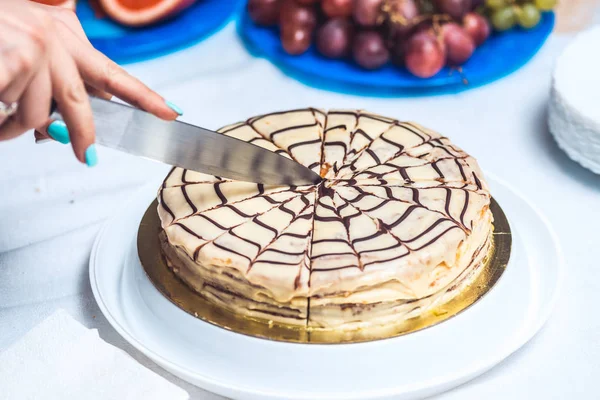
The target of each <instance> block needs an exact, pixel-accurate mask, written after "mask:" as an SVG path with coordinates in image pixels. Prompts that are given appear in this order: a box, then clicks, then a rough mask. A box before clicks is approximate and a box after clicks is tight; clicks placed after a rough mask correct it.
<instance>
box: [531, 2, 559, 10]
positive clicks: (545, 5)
mask: <svg viewBox="0 0 600 400" xmlns="http://www.w3.org/2000/svg"><path fill="white" fill-rule="evenodd" d="M556 3H558V1H557V0H535V6H536V7H537V8H538V10H540V11H550V10H552V9H553V8H554V7H555V6H556Z"/></svg>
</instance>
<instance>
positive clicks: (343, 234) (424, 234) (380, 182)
mask: <svg viewBox="0 0 600 400" xmlns="http://www.w3.org/2000/svg"><path fill="white" fill-rule="evenodd" d="M220 132H221V133H222V134H224V135H228V136H233V137H236V138H238V139H242V140H245V141H247V142H250V143H253V144H255V145H257V146H261V147H264V148H266V149H269V150H271V151H274V152H277V153H279V154H281V155H282V156H284V157H289V158H292V159H294V160H295V161H297V162H299V163H301V164H303V165H305V166H307V167H308V168H311V169H312V170H314V171H315V172H318V173H319V174H320V175H321V176H322V177H323V178H324V179H323V181H322V182H321V183H320V184H318V185H310V186H300V187H289V186H268V185H262V184H256V183H250V182H239V181H233V180H229V179H224V178H221V177H217V176H211V175H206V174H202V173H198V172H193V171H188V170H184V169H181V168H174V169H173V170H172V171H171V172H170V173H169V175H168V176H167V177H166V179H165V181H164V183H163V185H162V187H161V188H160V190H159V193H158V200H159V207H158V213H159V216H160V220H161V223H162V232H161V234H160V242H161V250H162V253H163V255H164V258H165V260H166V262H167V265H168V266H169V267H170V268H171V269H172V270H173V272H174V273H175V274H176V275H177V276H178V277H179V278H180V279H181V280H183V281H184V282H185V283H186V284H187V285H188V286H189V287H191V288H192V289H193V290H194V291H196V292H198V293H199V294H200V295H201V296H203V297H205V298H206V299H207V300H208V301H210V302H213V303H214V304H216V305H217V306H219V307H222V308H223V309H224V310H225V311H226V312H231V313H235V314H236V315H238V316H240V317H245V318H251V319H259V320H264V321H268V322H269V323H278V324H284V325H292V326H300V327H308V328H309V329H335V330H352V329H359V328H368V327H373V326H381V325H388V324H399V323H402V322H404V321H406V320H408V319H410V318H413V317H417V316H419V315H422V314H423V313H426V312H428V311H429V310H431V308H432V307H434V306H437V305H440V304H443V303H444V302H447V301H448V300H450V299H451V298H453V297H454V296H455V295H457V294H458V293H459V292H460V291H461V290H463V289H464V288H465V287H467V286H468V284H469V282H471V281H472V279H473V278H474V277H475V276H476V274H477V273H478V272H479V271H480V270H481V269H482V265H483V264H484V262H485V259H486V257H487V255H488V253H489V251H490V248H491V246H492V231H493V225H492V222H493V221H492V213H491V211H490V208H489V206H490V193H489V191H488V187H487V185H486V183H485V180H484V178H483V175H482V173H481V171H480V169H479V166H478V165H477V162H476V161H475V159H473V158H472V157H471V156H469V155H468V154H466V153H465V152H464V151H463V150H461V149H460V148H458V147H457V146H456V145H454V144H453V143H452V142H451V141H450V140H449V139H448V138H446V137H443V136H441V135H439V134H438V133H436V132H433V131H431V130H429V129H426V128H424V127H422V126H420V125H418V124H415V123H412V122H401V121H397V120H394V119H391V118H386V117H382V116H379V115H375V114H371V113H367V112H363V111H347V110H332V111H329V112H323V111H321V110H317V109H312V108H308V109H301V110H292V111H286V112H278V113H273V114H268V115H261V116H258V117H254V118H250V119H249V120H247V121H245V122H241V123H237V124H234V125H230V126H227V127H224V128H222V129H221V130H220Z"/></svg>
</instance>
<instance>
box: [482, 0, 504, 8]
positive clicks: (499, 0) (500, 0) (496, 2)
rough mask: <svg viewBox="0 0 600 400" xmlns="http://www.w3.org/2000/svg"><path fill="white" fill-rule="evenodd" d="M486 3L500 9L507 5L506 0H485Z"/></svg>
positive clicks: (490, 6)
mask: <svg viewBox="0 0 600 400" xmlns="http://www.w3.org/2000/svg"><path fill="white" fill-rule="evenodd" d="M485 5H486V6H488V7H489V8H493V9H498V8H502V7H504V6H505V5H506V0H485Z"/></svg>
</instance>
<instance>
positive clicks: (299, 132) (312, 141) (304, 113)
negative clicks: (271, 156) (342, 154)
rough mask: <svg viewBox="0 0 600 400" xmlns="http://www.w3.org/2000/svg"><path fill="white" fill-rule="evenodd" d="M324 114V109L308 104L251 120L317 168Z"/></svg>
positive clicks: (294, 155)
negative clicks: (309, 106) (305, 107)
mask: <svg viewBox="0 0 600 400" xmlns="http://www.w3.org/2000/svg"><path fill="white" fill-rule="evenodd" d="M324 115H325V114H323V113H322V112H321V111H320V110H316V109H314V108H307V109H301V110H294V111H290V112H281V113H271V114H267V115H264V116H261V117H258V118H253V119H249V120H248V124H249V125H250V126H251V127H252V129H254V131H256V132H257V133H258V134H259V135H261V136H262V137H264V138H265V139H267V140H269V141H270V142H272V143H273V144H274V145H275V146H277V147H278V148H280V149H282V150H284V151H286V152H287V153H288V154H289V155H290V157H292V159H294V160H295V161H296V162H298V163H300V164H302V165H304V166H306V167H311V168H317V167H319V163H320V161H321V154H320V151H321V143H322V140H323V122H322V120H321V119H322V118H324Z"/></svg>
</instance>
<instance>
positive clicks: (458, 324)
mask: <svg viewBox="0 0 600 400" xmlns="http://www.w3.org/2000/svg"><path fill="white" fill-rule="evenodd" d="M488 182H489V184H490V187H491V190H492V193H493V195H494V197H495V198H496V200H497V201H498V203H499V204H500V206H501V207H502V208H503V210H504V212H505V213H506V215H507V217H508V220H509V222H510V224H511V229H512V233H513V248H512V254H511V259H510V262H509V265H508V267H507V269H506V271H505V272H504V275H503V276H502V278H501V279H500V281H499V282H498V283H497V284H496V286H494V288H492V290H491V291H490V292H489V293H488V294H487V295H486V296H484V297H483V298H482V299H481V300H480V301H478V302H477V303H475V304H474V305H473V306H471V307H470V308H468V309H467V310H465V311H464V312H462V313H460V314H459V315H457V316H455V317H454V318H451V319H449V320H447V321H445V322H443V323H441V324H439V325H436V326H433V327H431V328H428V329H424V330H422V331H419V332H415V333H411V334H408V335H405V336H400V337H396V338H392V339H385V340H380V341H374V342H367V343H358V344H340V345H336V344H330V345H317V344H308V345H307V344H295V343H283V342H275V341H269V340H264V339H258V338H253V337H249V336H244V335H240V334H237V333H233V332H230V331H226V330H224V329H221V328H218V327H216V326H213V325H210V324H208V323H205V322H203V321H201V320H199V319H197V318H194V317H193V316H190V315H189V314H187V313H186V312H184V311H182V310H180V309H179V308H177V307H176V306H175V305H173V304H172V303H171V302H170V301H169V300H167V299H166V298H165V297H163V296H162V295H161V294H160V293H159V292H158V291H157V290H156V289H155V288H154V286H153V285H152V283H151V282H150V281H149V280H148V278H147V277H146V275H145V273H144V271H143V269H142V266H141V264H140V262H139V259H138V256H137V249H136V237H137V230H138V226H139V222H140V220H141V218H142V216H143V214H144V212H145V210H146V208H147V207H148V205H149V204H150V203H151V202H152V201H153V199H154V196H155V194H156V188H157V187H158V185H159V183H158V182H157V184H156V185H151V186H148V187H147V188H145V189H144V190H142V191H141V193H140V194H139V195H138V196H137V197H136V198H135V199H133V200H132V201H131V202H130V203H129V204H127V205H126V206H125V207H123V208H122V209H121V210H120V211H119V212H118V213H117V215H115V216H114V218H112V219H111V220H110V221H109V222H108V223H107V224H106V226H105V227H104V229H103V230H102V232H101V233H100V234H99V235H98V238H97V240H96V243H95V246H94V249H93V252H92V255H91V259H90V281H91V285H92V290H93V292H94V296H95V297H96V301H97V302H98V305H99V306H100V308H101V310H102V312H103V313H104V315H105V316H106V318H107V319H108V321H109V322H110V323H111V324H112V326H113V327H114V328H115V329H116V330H117V331H118V332H119V333H120V334H121V335H122V336H123V337H124V338H125V339H126V340H127V341H128V342H130V343H131V344H132V345H133V346H134V347H136V348H137V349H138V350H140V351H141V352H142V353H144V354H145V355H147V356H148V357H149V358H151V359H152V360H154V361H155V362H156V363H157V364H159V365H160V366H162V367H163V368H165V369H166V370H168V371H170V372H171V373H173V374H175V375H177V376H179V377H181V378H183V379H185V380H187V381H189V382H191V383H193V384H195V385H198V386H200V387H202V388H204V389H207V390H209V391H212V392H215V393H218V394H221V395H223V396H226V397H230V398H233V399H244V400H246V399H252V400H254V399H261V400H262V399H272V400H274V399H277V400H282V399H310V400H318V399H323V400H325V399H326V400H332V399H339V400H342V399H343V400H352V399H357V400H358V399H360V400H371V399H378V400H379V399H416V398H422V397H425V396H430V395H433V394H435V393H439V392H442V391H444V390H448V389H450V388H452V387H455V386H458V385H460V384H461V383H464V382H466V381H467V380H469V379H472V378H474V377H475V376H477V375H479V374H481V373H483V372H485V371H486V370H488V369H490V368H491V367H493V366H494V365H496V364H498V363H499V362H500V361H502V360H503V359H505V358H506V357H507V356H509V355H510V354H511V353H513V352H514V351H516V350H517V349H519V348H520V347H521V346H523V345H524V344H525V343H526V342H527V341H528V340H529V339H531V337H532V336H533V335H534V334H535V333H536V332H537V331H538V330H539V329H540V328H541V327H542V325H543V324H544V322H545V321H546V319H547V318H548V316H549V315H550V312H551V310H552V307H553V305H554V303H555V299H556V297H557V293H558V284H559V282H560V281H561V279H560V275H561V268H562V255H561V253H560V249H559V247H558V242H557V240H556V238H555V235H554V233H553V232H552V230H551V228H550V226H549V225H548V223H547V221H546V219H545V218H544V217H543V216H541V215H540V214H539V213H538V212H537V211H536V209H535V207H533V206H532V205H531V204H529V203H528V202H527V201H526V200H525V199H523V198H522V197H520V196H519V195H517V194H516V193H515V192H513V191H512V190H510V189H509V188H508V187H507V186H506V185H505V184H503V183H501V182H500V181H498V180H497V179H494V178H490V177H489V175H488Z"/></svg>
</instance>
